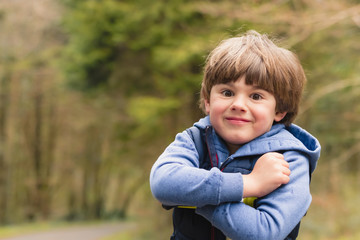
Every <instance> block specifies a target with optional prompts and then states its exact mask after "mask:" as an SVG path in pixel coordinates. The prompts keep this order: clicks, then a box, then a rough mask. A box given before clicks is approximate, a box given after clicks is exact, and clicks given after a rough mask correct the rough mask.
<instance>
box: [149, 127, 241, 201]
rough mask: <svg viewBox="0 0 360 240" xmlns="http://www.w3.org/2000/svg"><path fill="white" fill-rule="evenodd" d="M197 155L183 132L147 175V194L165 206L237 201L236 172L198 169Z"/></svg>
mask: <svg viewBox="0 0 360 240" xmlns="http://www.w3.org/2000/svg"><path fill="white" fill-rule="evenodd" d="M198 158H199V155H198V153H197V150H196V149H195V146H194V143H193V141H192V140H191V139H190V137H189V135H188V134H187V133H185V132H183V133H180V134H178V135H177V136H176V139H175V141H174V142H173V143H172V144H170V145H169V146H168V147H167V149H166V150H165V151H164V153H163V154H162V155H161V156H160V157H159V158H158V160H157V161H156V163H155V164H154V166H153V168H152V170H151V173H150V187H151V191H152V193H153V195H154V197H156V198H157V199H158V200H159V201H160V202H162V203H163V204H165V205H171V206H176V205H187V206H197V207H201V206H205V205H218V204H220V203H224V202H234V201H241V199H242V194H243V179H242V175H241V174H240V173H223V172H221V171H220V170H219V169H217V168H212V169H211V170H205V169H200V168H199V160H198Z"/></svg>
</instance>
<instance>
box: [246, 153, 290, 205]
mask: <svg viewBox="0 0 360 240" xmlns="http://www.w3.org/2000/svg"><path fill="white" fill-rule="evenodd" d="M289 175H290V169H289V163H288V162H286V161H285V160H284V156H283V155H282V154H280V153H276V152H269V153H266V154H264V155H262V156H261V157H260V158H259V159H258V160H257V162H256V164H255V166H254V169H253V171H252V172H251V173H250V174H248V175H243V182H244V190H243V191H244V192H243V197H244V198H246V197H263V196H265V195H267V194H269V193H271V192H272V191H274V190H275V189H277V188H278V187H280V186H281V185H282V184H286V183H288V182H289V181H290V177H289Z"/></svg>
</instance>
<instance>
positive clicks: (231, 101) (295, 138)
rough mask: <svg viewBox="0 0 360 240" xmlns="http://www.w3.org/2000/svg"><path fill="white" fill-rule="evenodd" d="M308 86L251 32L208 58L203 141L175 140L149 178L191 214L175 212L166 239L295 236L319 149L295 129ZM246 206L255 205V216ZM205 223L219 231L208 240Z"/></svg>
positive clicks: (293, 62) (169, 201) (162, 197)
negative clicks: (248, 201)
mask: <svg viewBox="0 0 360 240" xmlns="http://www.w3.org/2000/svg"><path fill="white" fill-rule="evenodd" d="M305 82H306V77H305V74H304V71H303V69H302V67H301V65H300V63H299V61H298V59H297V57H296V56H295V55H294V54H293V53H291V52H290V51H288V50H285V49H283V48H280V47H277V46H276V45H275V44H274V43H273V42H272V41H271V40H269V39H268V38H267V37H266V36H264V35H260V34H259V33H257V32H255V31H250V32H248V33H247V34H245V35H244V36H242V37H235V38H230V39H228V40H225V41H223V42H221V43H220V45H219V46H217V47H216V48H215V49H214V50H213V51H212V52H211V54H210V55H209V57H208V59H207V63H206V66H205V69H204V78H203V82H202V89H201V106H202V108H203V110H204V111H205V113H206V114H207V116H206V117H205V118H203V119H200V121H199V122H197V123H195V124H194V126H195V127H196V129H198V131H199V134H192V133H191V132H190V131H184V132H182V133H179V134H178V135H177V136H176V139H175V141H174V142H173V143H171V144H170V145H169V146H168V147H167V148H166V150H165V151H164V153H163V154H162V155H161V156H160V157H159V158H158V160H157V161H156V163H155V164H154V166H153V168H152V170H151V174H150V186H151V190H152V193H153V195H154V196H155V197H156V198H157V199H158V200H159V201H161V202H162V203H163V204H164V205H168V206H184V205H185V206H195V207H196V210H194V209H187V208H181V207H176V208H175V209H174V234H173V236H172V239H211V238H212V239H215V238H216V237H217V236H220V237H218V238H217V239H225V236H227V237H229V238H231V239H233V240H235V239H295V238H296V237H297V230H298V228H297V226H299V225H298V224H299V222H300V220H301V218H302V217H303V216H304V215H305V213H306V211H307V210H308V208H309V206H310V203H311V194H310V190H309V184H310V175H311V173H312V172H313V171H314V169H315V166H316V163H317V160H318V158H319V156H320V144H319V142H318V141H317V140H316V139H315V138H314V137H313V136H311V135H310V134H309V133H307V132H306V131H305V130H303V129H301V128H300V127H298V126H296V125H294V124H292V122H293V120H294V118H295V117H296V114H297V112H298V108H299V102H300V99H301V94H302V91H303V87H304V84H305ZM198 138H201V141H202V142H203V143H204V146H205V147H204V148H201V147H199V146H198V145H199V144H197V142H199V139H198ZM203 155H205V157H203ZM202 158H206V159H210V160H203V159H202ZM204 161H210V162H211V165H210V166H208V167H204V164H203V162H204ZM204 168H205V169H204ZM246 197H257V200H256V201H255V203H254V205H253V207H251V206H248V205H246V204H245V203H244V201H243V198H246ZM193 221H194V222H193ZM204 221H205V222H208V223H209V226H214V227H216V228H211V229H210V230H209V231H210V232H211V233H207V232H208V230H204V229H205V228H206V227H204V226H206V224H205V225H204V223H203V222H204ZM217 229H219V230H220V231H218V230H217ZM294 229H295V230H294ZM224 235H225V236H224ZM209 236H210V237H209Z"/></svg>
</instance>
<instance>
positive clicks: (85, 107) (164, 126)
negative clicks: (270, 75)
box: [0, 0, 360, 239]
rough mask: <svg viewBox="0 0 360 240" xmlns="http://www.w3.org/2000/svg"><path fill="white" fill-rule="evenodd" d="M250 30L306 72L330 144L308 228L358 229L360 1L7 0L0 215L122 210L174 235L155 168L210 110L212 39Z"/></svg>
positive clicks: (315, 181)
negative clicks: (206, 88)
mask: <svg viewBox="0 0 360 240" xmlns="http://www.w3.org/2000/svg"><path fill="white" fill-rule="evenodd" d="M249 29H255V30H257V31H258V32H261V33H267V34H269V35H270V36H271V37H272V38H275V39H277V42H278V44H279V45H280V46H283V47H286V48H289V49H290V50H292V51H294V52H295V53H297V54H298V56H299V58H300V60H301V62H302V64H303V67H304V69H305V71H306V74H307V77H308V83H307V87H306V91H305V94H304V98H303V103H302V108H301V112H300V114H299V116H298V118H297V120H296V123H297V124H299V125H300V126H302V127H303V128H305V129H307V130H308V131H309V132H311V133H312V134H313V135H315V136H316V137H317V138H318V139H319V141H320V142H321V144H322V155H321V159H320V161H319V164H318V167H317V169H316V171H315V173H314V175H313V178H312V183H311V188H312V194H313V202H312V205H311V207H310V210H309V212H308V213H307V215H306V216H305V217H304V219H303V221H302V226H301V232H300V239H359V238H360V229H359V226H360V205H359V202H360V127H359V126H360V61H359V60H360V1H359V0H342V1H339V0H269V1H265V0H251V1H250V0H221V1H220V0H191V1H190V0H157V1H150V0H101V1H100V0H0V209H1V211H0V224H1V225H3V226H5V225H9V224H22V223H28V222H38V221H59V220H60V221H74V222H75V221H90V220H100V221H105V220H114V219H115V220H121V221H132V222H136V223H137V231H136V233H135V232H134V233H133V234H132V235H131V236H132V237H131V239H168V237H169V235H170V233H171V231H172V225H171V212H170V211H165V210H163V209H162V208H161V205H160V203H158V202H157V201H156V200H154V199H153V197H152V195H151V192H150V189H149V182H148V179H149V172H150V168H151V166H152V164H153V163H154V161H155V160H156V159H157V157H158V156H159V154H160V153H161V152H162V151H163V150H164V148H165V147H166V146H167V145H168V144H169V143H170V142H171V141H172V140H173V139H174V136H175V134H176V133H177V132H179V131H182V130H184V129H185V128H187V127H189V126H191V125H192V123H193V122H195V121H197V120H198V119H199V118H200V117H202V113H201V111H200V110H199V108H198V104H197V103H198V99H199V89H200V83H201V80H202V69H203V66H204V62H205V58H206V56H207V54H208V53H209V51H210V50H212V49H213V48H214V47H215V46H216V45H217V44H218V43H219V42H220V41H221V40H222V39H224V38H228V37H232V36H236V35H238V34H241V33H243V32H245V31H247V30H249Z"/></svg>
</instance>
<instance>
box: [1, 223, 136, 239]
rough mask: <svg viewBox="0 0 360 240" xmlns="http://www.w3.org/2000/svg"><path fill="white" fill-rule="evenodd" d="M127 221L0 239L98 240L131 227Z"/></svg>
mask: <svg viewBox="0 0 360 240" xmlns="http://www.w3.org/2000/svg"><path fill="white" fill-rule="evenodd" d="M133 227H134V225H132V224H128V223H109V224H103V225H93V226H82V227H76V226H74V227H68V228H62V229H56V230H51V231H46V232H41V233H31V234H26V235H23V236H17V237H11V238H0V239H1V240H98V239H100V238H102V237H106V236H110V235H113V234H115V233H119V232H121V231H125V230H129V229H132V228H133Z"/></svg>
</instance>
